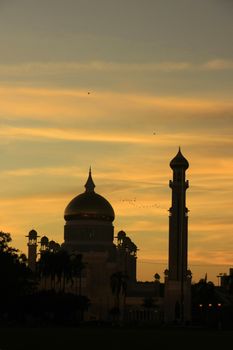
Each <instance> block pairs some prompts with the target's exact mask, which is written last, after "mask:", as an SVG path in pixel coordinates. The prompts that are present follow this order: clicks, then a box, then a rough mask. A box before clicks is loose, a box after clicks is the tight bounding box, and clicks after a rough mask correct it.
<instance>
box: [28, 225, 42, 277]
mask: <svg viewBox="0 0 233 350" xmlns="http://www.w3.org/2000/svg"><path fill="white" fill-rule="evenodd" d="M26 237H28V267H30V269H31V270H32V271H35V270H36V258H37V238H38V237H39V236H38V235H37V232H36V231H35V230H31V231H30V232H29V234H28V236H26Z"/></svg>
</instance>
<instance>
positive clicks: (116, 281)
mask: <svg viewBox="0 0 233 350" xmlns="http://www.w3.org/2000/svg"><path fill="white" fill-rule="evenodd" d="M127 279H128V276H127V275H126V274H125V273H123V272H122V271H117V272H114V273H113V274H112V275H111V280H110V284H111V289H112V293H113V295H114V296H115V306H114V309H113V311H114V313H115V314H116V316H117V317H119V315H120V296H121V295H122V296H123V307H124V308H125V298H126V290H127ZM124 311H125V310H124Z"/></svg>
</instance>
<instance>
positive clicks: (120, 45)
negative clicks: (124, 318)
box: [0, 0, 233, 283]
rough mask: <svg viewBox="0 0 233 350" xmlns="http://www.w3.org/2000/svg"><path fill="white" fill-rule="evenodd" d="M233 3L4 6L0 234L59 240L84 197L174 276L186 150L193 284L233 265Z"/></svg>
mask: <svg viewBox="0 0 233 350" xmlns="http://www.w3.org/2000/svg"><path fill="white" fill-rule="evenodd" d="M232 18H233V1H232V0H204V1H203V0H144V1H142V0H39V1H38V0H20V1H18V0H0V48H1V50H0V52H1V54H0V167H1V170H0V183H1V186H0V230H2V231H6V232H10V233H11V235H12V238H13V242H12V245H13V246H15V247H17V248H19V249H20V250H22V251H24V252H26V251H27V246H26V243H27V240H26V238H25V236H26V235H27V234H28V232H29V230H31V229H32V228H34V229H35V230H37V232H38V234H39V235H40V236H42V235H47V236H49V238H51V239H54V240H56V241H58V242H59V243H61V242H62V241H63V226H64V219H63V213H64V209H65V207H66V205H67V204H68V202H69V201H70V200H71V199H72V198H73V197H74V196H76V195H77V194H79V193H81V192H83V191H84V187H83V186H84V184H85V182H86V179H87V176H88V170H89V166H90V165H91V167H92V174H93V180H94V182H95V184H96V192H97V193H99V194H101V195H102V196H104V197H105V198H106V199H107V200H109V202H110V203H111V204H112V206H113V208H114V211H115V214H116V219H115V221H114V226H115V234H117V232H118V231H119V230H124V231H125V232H126V233H127V234H128V235H129V236H130V237H131V239H132V240H133V241H134V242H135V244H136V245H137V246H138V248H139V251H138V279H139V280H152V279H153V275H154V273H155V272H158V273H160V274H161V276H163V271H164V269H165V268H166V267H167V253H168V251H167V250H168V249H167V248H168V211H167V210H168V209H169V207H170V206H171V190H170V189H169V187H168V182H169V180H170V179H171V177H172V171H171V169H170V167H169V162H170V160H171V159H172V158H173V157H174V156H175V155H176V153H177V151H178V147H179V146H181V150H182V153H183V155H184V156H185V157H186V158H187V159H188V161H189V164H190V168H189V169H188V171H187V178H188V180H189V182H190V188H189V189H188V191H187V206H188V208H189V209H190V213H189V216H190V218H189V267H190V269H191V270H192V272H193V280H194V281H196V282H197V281H198V280H199V279H200V278H201V277H204V275H205V273H206V272H207V274H208V279H210V280H213V281H214V282H215V283H217V279H216V275H217V274H218V273H220V272H228V270H229V267H232V266H233V253H232V252H233V234H232V227H233V219H232V204H233V193H232V192H233V185H232V183H233V157H232V155H233V136H232V134H233V45H232V40H233V20H232Z"/></svg>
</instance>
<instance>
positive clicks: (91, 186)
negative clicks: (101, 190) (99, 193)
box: [85, 167, 95, 192]
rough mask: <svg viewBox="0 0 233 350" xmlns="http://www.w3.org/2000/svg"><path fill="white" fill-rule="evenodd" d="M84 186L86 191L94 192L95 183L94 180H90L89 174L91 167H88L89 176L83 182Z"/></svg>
mask: <svg viewBox="0 0 233 350" xmlns="http://www.w3.org/2000/svg"><path fill="white" fill-rule="evenodd" d="M85 188H86V192H94V188H95V184H94V181H93V180H92V176H91V167H90V169H89V176H88V179H87V182H86V184H85Z"/></svg>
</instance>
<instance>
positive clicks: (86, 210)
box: [64, 170, 115, 221]
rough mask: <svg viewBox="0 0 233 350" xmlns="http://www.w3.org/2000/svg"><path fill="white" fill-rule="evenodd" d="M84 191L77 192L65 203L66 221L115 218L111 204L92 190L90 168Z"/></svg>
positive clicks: (93, 185) (93, 186) (92, 183)
mask: <svg viewBox="0 0 233 350" xmlns="http://www.w3.org/2000/svg"><path fill="white" fill-rule="evenodd" d="M85 188H86V191H85V192H84V193H81V194H79V195H78V196H76V197H75V198H73V199H72V200H71V202H70V203H69V204H68V205H67V207H66V209H65V213H64V218H65V220H66V221H72V220H101V221H113V220H114V218H115V214H114V210H113V208H112V206H111V204H110V203H109V202H108V201H107V200H106V199H105V198H104V197H102V196H101V195H99V194H98V193H96V192H95V191H94V188H95V184H94V182H93V180H92V176H91V170H90V172H89V177H88V179H87V182H86V184H85Z"/></svg>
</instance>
